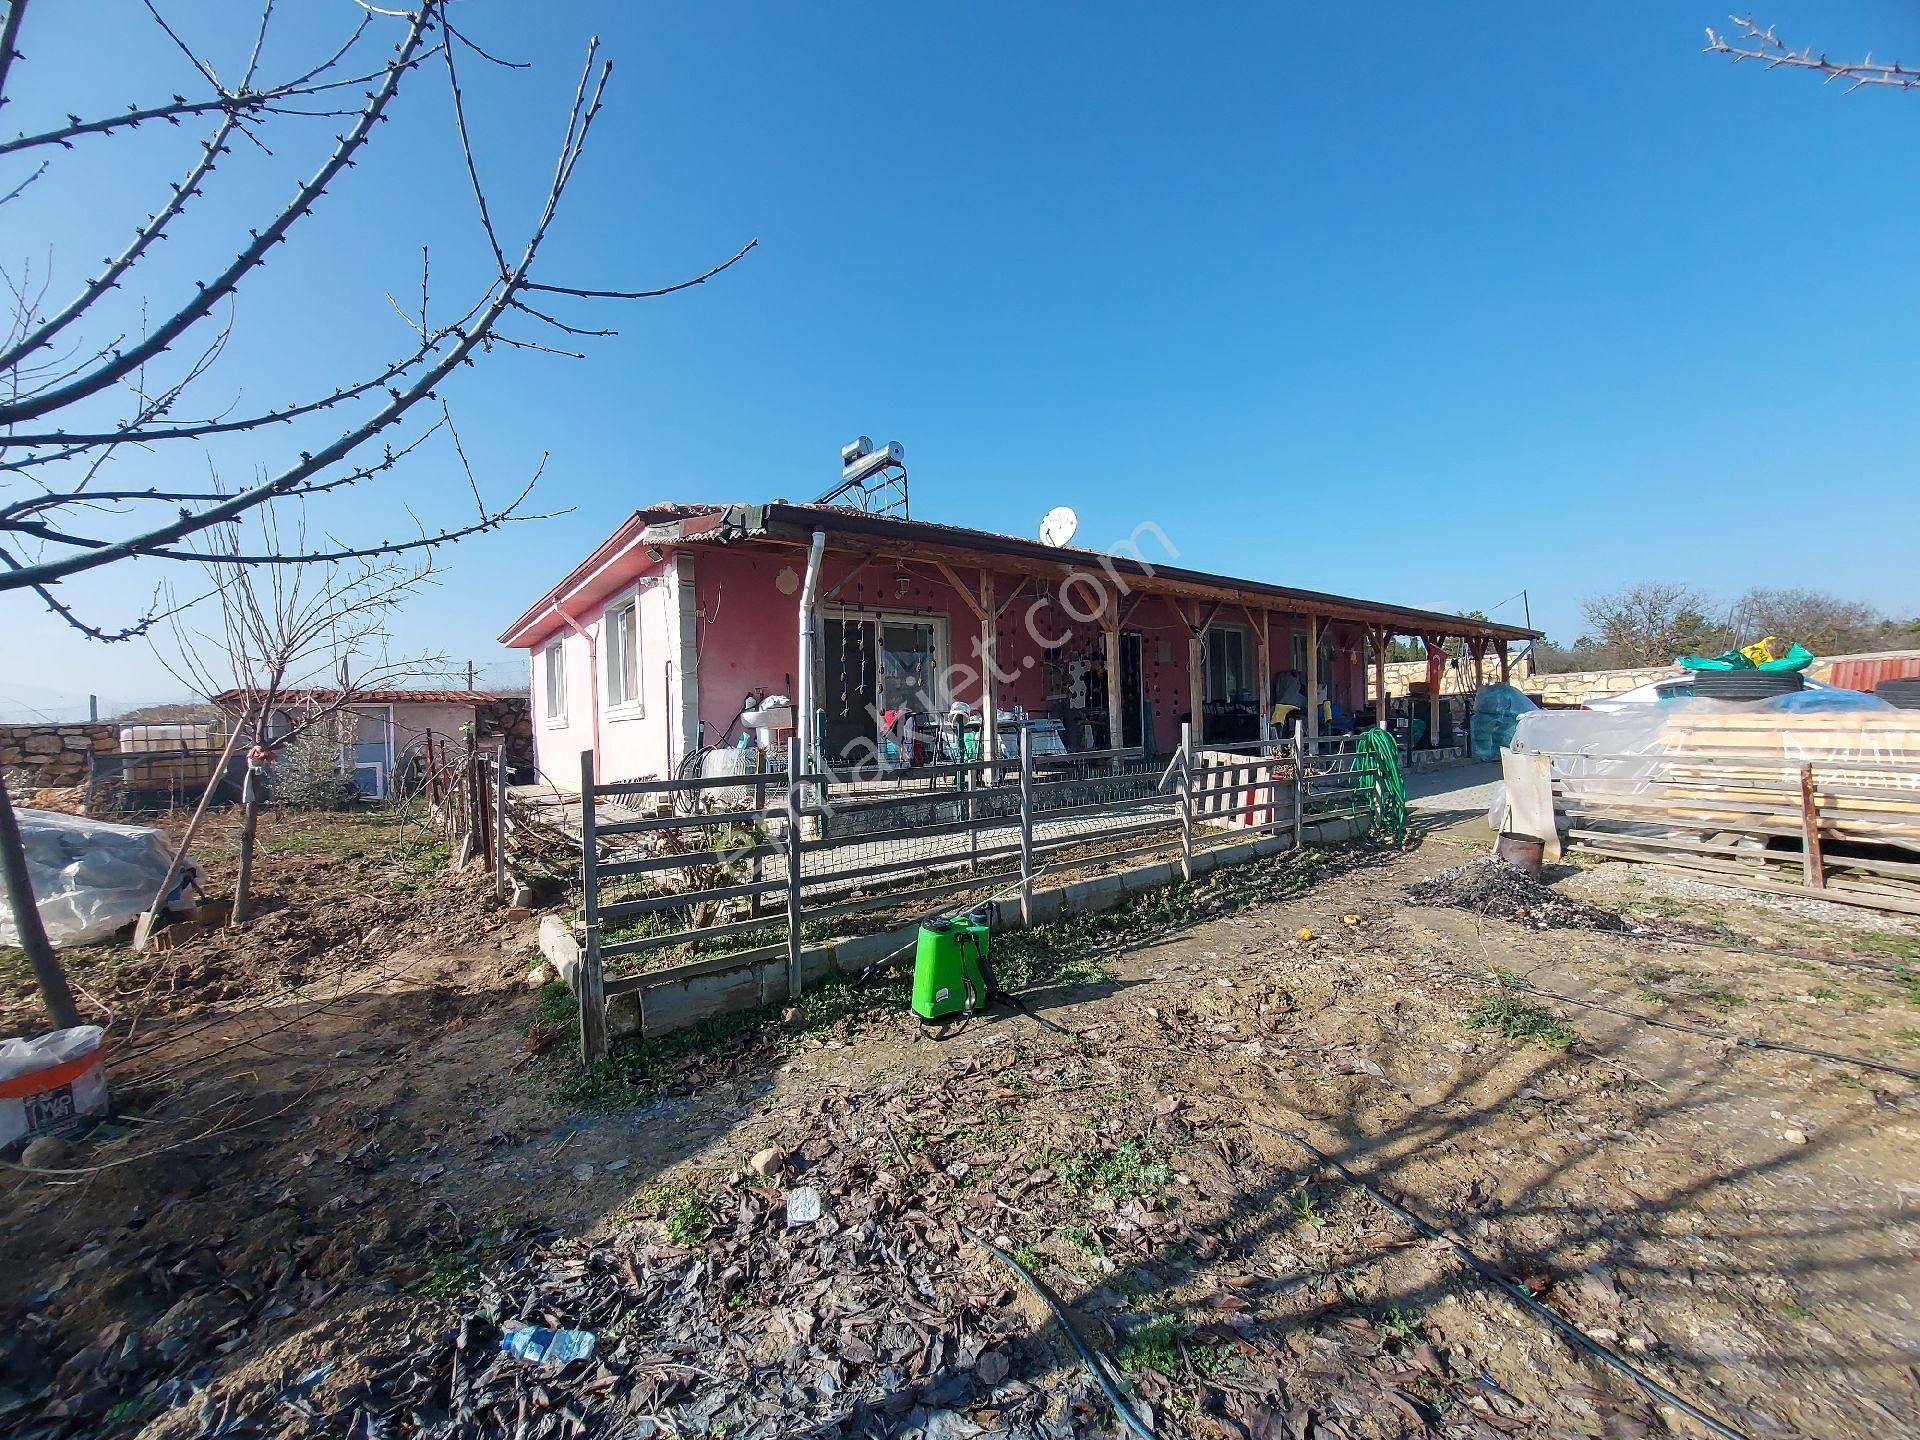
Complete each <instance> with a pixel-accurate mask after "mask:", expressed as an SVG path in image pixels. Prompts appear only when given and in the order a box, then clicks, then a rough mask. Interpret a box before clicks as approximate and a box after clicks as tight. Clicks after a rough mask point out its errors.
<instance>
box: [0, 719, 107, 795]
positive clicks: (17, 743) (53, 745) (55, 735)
mask: <svg viewBox="0 0 1920 1440" xmlns="http://www.w3.org/2000/svg"><path fill="white" fill-rule="evenodd" d="M119 750H120V726H119V724H118V723H117V722H109V721H100V722H98V723H87V722H85V721H82V722H79V723H76V724H72V725H0V767H5V769H6V772H7V786H8V788H9V789H11V790H15V791H22V790H33V789H39V788H41V787H43V786H56V785H81V784H84V783H85V782H86V778H87V757H88V756H90V755H113V754H118V753H119Z"/></svg>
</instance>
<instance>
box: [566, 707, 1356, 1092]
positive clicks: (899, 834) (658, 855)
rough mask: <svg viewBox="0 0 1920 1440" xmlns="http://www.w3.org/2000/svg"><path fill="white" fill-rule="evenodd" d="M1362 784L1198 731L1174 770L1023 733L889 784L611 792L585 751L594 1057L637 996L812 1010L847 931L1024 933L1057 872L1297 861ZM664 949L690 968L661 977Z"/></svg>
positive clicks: (823, 780) (1293, 746)
mask: <svg viewBox="0 0 1920 1440" xmlns="http://www.w3.org/2000/svg"><path fill="white" fill-rule="evenodd" d="M1351 771H1352V766H1351V744H1350V742H1349V743H1348V744H1347V745H1346V746H1345V748H1344V750H1343V748H1342V746H1341V745H1340V743H1339V742H1338V741H1327V742H1307V741H1304V740H1303V739H1302V737H1300V736H1299V735H1298V734H1297V733H1296V735H1294V736H1293V737H1291V738H1290V739H1288V740H1286V741H1281V742H1273V743H1268V744H1264V745H1262V744H1254V745H1251V746H1234V747H1214V748H1209V749H1206V750H1200V749H1198V748H1196V747H1195V746H1194V745H1193V744H1192V742H1191V739H1190V737H1189V736H1186V735H1184V734H1183V738H1182V744H1181V746H1180V749H1179V750H1178V751H1177V752H1176V753H1175V754H1174V756H1173V757H1172V759H1171V760H1170V761H1168V762H1164V763H1162V762H1158V761H1152V760H1149V759H1148V758H1147V757H1146V756H1144V755H1143V754H1142V753H1141V752H1139V751H1137V750H1104V751H1094V752H1081V753H1076V754H1070V755H1065V756H1051V757H1040V756H1035V755H1034V754H1033V753H1032V749H1031V745H1030V742H1029V739H1028V737H1027V735H1026V734H1024V733H1023V735H1022V739H1021V746H1020V751H1019V756H1018V763H1017V764H1014V765H1010V764H1008V763H1007V761H1006V760H1004V759H1003V760H999V761H994V762H989V761H969V762H965V763H958V764H945V765H935V766H923V767H918V768H916V769H913V770H909V771H899V772H894V774H892V775H890V776H884V777H854V776H848V775H845V774H834V773H820V774H801V773H799V772H798V770H797V769H795V768H794V767H793V762H792V760H791V759H790V760H789V764H788V767H787V769H786V770H785V771H784V772H772V773H768V772H761V773H756V774H745V775H735V776H715V777H710V778H704V779H697V780H630V781H611V782H607V781H601V780H599V779H598V777H597V776H596V775H595V773H594V759H593V755H592V753H591V752H588V753H585V754H583V755H582V756H581V757H580V836H581V850H580V853H581V874H582V893H583V899H584V908H585V941H584V944H583V945H582V946H581V950H580V956H579V963H578V966H577V968H576V971H575V973H574V975H573V976H572V980H573V984H574V988H575V990H576V991H577V992H578V996H579V1002H580V1021H581V1024H580V1031H581V1046H582V1052H583V1056H584V1058H586V1059H587V1060H588V1061H592V1060H594V1059H597V1058H599V1057H600V1056H601V1055H604V1054H605V1052H606V1045H607V1020H606V1006H607V1002H608V1000H609V999H612V998H617V997H620V996H622V995H626V994H632V995H635V996H638V997H640V1003H641V1010H642V1016H643V1018H642V1021H641V1023H642V1025H643V1027H644V1026H646V1024H647V1022H646V1020H645V1018H644V1017H645V996H646V995H647V994H649V993H654V992H664V991H667V990H671V989H673V988H674V987H677V986H683V985H685V984H686V983H687V982H690V981H695V980H698V979H701V978H704V977H716V976H732V977H734V980H733V981H730V982H729V983H728V984H727V985H726V986H725V987H723V988H725V989H726V990H727V994H728V998H727V999H726V1001H725V1002H724V1004H721V1005H719V1006H718V1007H717V1008H720V1009H725V1008H742V1007H746V1006H754V1005H764V1004H767V1003H769V1002H771V1001H773V1000H775V999H778V998H780V997H781V996H782V995H785V996H788V997H791V996H797V995H798V994H799V993H800V991H801V989H802V984H803V980H804V978H805V977H804V976H803V975H802V968H801V966H802V962H801V955H802V948H803V941H804V940H806V939H808V938H809V937H816V936H819V935H821V934H822V933H823V932H825V931H827V930H829V929H832V930H836V931H838V930H842V929H845V928H846V927H848V926H853V927H855V928H857V927H859V926H860V925H862V924H872V923H875V922H877V921H878V920H881V919H883V918H884V917H886V916H887V915H888V914H890V913H895V912H901V911H908V912H912V911H913V910H914V909H915V908H916V907H917V908H918V909H919V910H920V911H921V912H922V913H924V911H925V910H927V909H929V908H932V907H935V906H939V905H943V904H952V903H954V900H955V898H956V897H960V896H963V895H964V894H965V893H966V892H973V895H974V896H975V897H976V899H975V903H979V897H982V896H985V897H990V898H995V899H997V900H1001V901H1004V903H1005V904H1006V905H1007V907H1008V908H1009V910H1010V911H1014V912H1017V913H1018V915H1019V918H1020V922H1021V923H1023V924H1024V923H1029V922H1030V920H1031V918H1032V903H1033V894H1034V882H1035V879H1036V877H1037V876H1040V875H1041V874H1043V873H1045V872H1047V871H1049V870H1056V869H1058V870H1065V869H1072V870H1074V871H1095V872H1101V873H1104V872H1107V871H1110V870H1113V869H1115V868H1117V867H1119V866H1121V865H1122V864H1123V863H1124V862H1126V861H1129V860H1133V859H1137V858H1138V857H1141V856H1144V855H1148V854H1153V853H1163V854H1167V853H1172V852H1175V851H1177V853H1178V855H1179V866H1178V871H1177V873H1178V874H1179V875H1182V876H1186V877H1189V878H1190V877H1191V875H1192V873H1193V857H1194V855H1195V854H1196V853H1201V852H1204V851H1206V850H1208V849H1218V848H1222V847H1224V846H1228V845H1232V844H1235V843H1237V842H1240V841H1243V840H1244V839H1245V838H1246V835H1247V832H1249V831H1254V832H1258V833H1260V834H1262V835H1271V836H1275V837H1281V838H1282V839H1284V840H1290V842H1291V843H1292V844H1295V845H1297V844H1299V843H1300V842H1301V839H1302V835H1303V828H1304V827H1305V826H1307V825H1312V824H1317V823H1319V822H1320V821H1322V820H1325V819H1328V818H1332V817H1333V816H1336V815H1351V814H1352V813H1353V806H1352V804H1351V796H1350V792H1351V787H1352V784H1353V781H1352V779H1351V778H1350V777H1351ZM703 950H713V951H719V952H720V953H714V954H707V955H702V954H701V953H700V952H701V951H703ZM664 951H678V952H681V956H680V958H678V959H677V961H676V962H675V963H672V964H670V965H668V966H665V967H660V966H657V965H654V966H652V968H649V964H650V962H649V957H655V958H657V957H659V955H660V953H661V952H664ZM635 962H639V963H638V965H636V963H635ZM623 972H624V973H623ZM734 982H737V983H734ZM712 1013H717V1010H716V1011H715V1012H712ZM682 1023H684V1022H682ZM649 1033H654V1032H653V1031H652V1030H649Z"/></svg>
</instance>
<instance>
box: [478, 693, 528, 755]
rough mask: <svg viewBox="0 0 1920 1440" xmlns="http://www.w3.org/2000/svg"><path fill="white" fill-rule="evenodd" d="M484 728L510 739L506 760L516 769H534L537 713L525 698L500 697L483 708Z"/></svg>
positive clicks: (518, 696) (481, 717)
mask: <svg viewBox="0 0 1920 1440" xmlns="http://www.w3.org/2000/svg"><path fill="white" fill-rule="evenodd" d="M479 718H480V728H481V730H482V731H484V732H486V733H487V734H490V735H504V736H506V737H507V745H506V759H507V764H508V766H510V767H512V768H516V769H518V768H522V767H524V768H526V769H532V768H533V712H532V710H531V709H530V708H529V706H528V702H527V697H526V696H524V695H496V696H494V698H493V699H491V700H489V701H487V702H486V703H485V704H484V705H482V706H480V717H479Z"/></svg>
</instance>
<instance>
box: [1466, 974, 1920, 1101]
mask: <svg viewBox="0 0 1920 1440" xmlns="http://www.w3.org/2000/svg"><path fill="white" fill-rule="evenodd" d="M1440 969H1441V970H1442V971H1444V972H1445V973H1446V974H1448V975H1453V976H1457V977H1458V978H1459V979H1462V980H1469V981H1471V982H1473V983H1474V984H1475V985H1488V986H1491V987H1493V988H1494V989H1496V990H1512V991H1516V992H1518V993H1520V994H1522V995H1538V996H1540V997H1541V998H1542V999H1545V1000H1558V1001H1559V1002H1560V1003H1561V1004H1563V1005H1579V1006H1582V1007H1584V1008H1585V1009H1588V1010H1599V1011H1602V1012H1604V1013H1605V1014H1608V1015H1618V1016H1620V1018H1621V1019H1623V1020H1638V1021H1639V1022H1640V1023H1641V1024H1643V1025H1657V1026H1659V1027H1660V1028H1661V1029H1663V1030H1681V1031H1684V1032H1686V1033H1687V1034H1689V1035H1704V1036H1706V1037H1707V1038H1708V1039H1710V1040H1722V1041H1725V1042H1727V1043H1728V1044H1732V1045H1741V1046H1745V1047H1746V1048H1747V1049H1749V1050H1779V1051H1783V1052H1784V1053H1786V1054H1788V1055H1805V1056H1807V1057H1808V1058H1810V1059H1814V1060H1834V1061H1838V1062H1839V1063H1840V1064H1842V1065H1858V1066H1861V1067H1862V1068H1863V1069H1867V1070H1884V1071H1886V1072H1887V1073H1888V1074H1889V1075H1899V1076H1901V1077H1903V1078H1905V1079H1908V1080H1920V1070H1910V1069H1908V1068H1907V1067H1906V1066H1904V1065H1894V1064H1891V1063H1890V1062H1888V1061H1885V1060H1868V1059H1866V1058H1865V1057H1863V1056H1860V1055H1840V1054H1837V1053H1835V1052H1834V1051H1832V1050H1816V1049H1814V1048H1813V1047H1812V1046H1811V1045H1795V1044H1792V1043H1790V1042H1788V1041H1785V1040H1762V1039H1760V1038H1758V1037H1757V1036H1753V1035H1736V1034H1733V1033H1732V1032H1730V1031H1727V1030H1715V1029H1714V1028H1713V1027H1712V1026H1709V1025H1692V1024H1689V1023H1687V1022H1686V1021H1684V1020H1663V1019H1661V1018H1660V1017H1659V1016H1658V1015H1643V1014H1641V1013H1640V1012H1639V1011H1638V1010H1622V1009H1620V1008H1619V1007H1618V1006H1615V1005H1603V1004H1602V1003H1601V1002H1600V1001H1598V1000H1581V999H1577V998H1576V997H1574V996H1572V995H1562V994H1561V993H1560V992H1559V991H1557V990H1542V989H1540V988H1539V987H1538V986H1535V985H1515V984H1512V983H1510V982H1509V981H1506V980H1490V979H1488V978H1487V977H1486V976H1484V975H1475V974H1473V973H1472V972H1470V971H1467V970H1456V969H1454V968H1453V966H1451V965H1442V966H1441V967H1440Z"/></svg>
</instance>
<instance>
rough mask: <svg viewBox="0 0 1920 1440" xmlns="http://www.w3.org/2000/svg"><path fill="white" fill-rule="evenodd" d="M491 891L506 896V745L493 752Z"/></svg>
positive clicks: (502, 743)
mask: <svg viewBox="0 0 1920 1440" xmlns="http://www.w3.org/2000/svg"><path fill="white" fill-rule="evenodd" d="M493 893H494V894H495V895H496V896H498V897H499V898H500V899H502V900H505V899H506V898H507V747H506V742H505V741H504V740H503V741H502V742H501V744H500V748H499V749H497V750H495V751H494V752H493Z"/></svg>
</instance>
